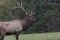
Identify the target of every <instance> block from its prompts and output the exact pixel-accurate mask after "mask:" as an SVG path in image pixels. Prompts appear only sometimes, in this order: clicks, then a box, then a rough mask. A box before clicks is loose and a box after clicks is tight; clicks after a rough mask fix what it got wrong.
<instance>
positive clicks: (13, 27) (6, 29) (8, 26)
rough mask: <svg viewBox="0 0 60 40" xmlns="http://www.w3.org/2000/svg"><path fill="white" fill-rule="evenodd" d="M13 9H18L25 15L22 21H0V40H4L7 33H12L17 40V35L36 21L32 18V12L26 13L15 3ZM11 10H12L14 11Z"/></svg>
mask: <svg viewBox="0 0 60 40" xmlns="http://www.w3.org/2000/svg"><path fill="white" fill-rule="evenodd" d="M14 8H18V9H19V8H20V9H21V10H22V11H23V12H24V13H25V14H26V17H25V18H24V19H16V20H15V19H14V20H11V21H4V22H3V21H0V40H4V36H5V35H6V34H8V33H13V34H15V35H16V40H19V39H18V36H19V33H20V32H21V31H22V30H23V29H24V28H25V27H26V26H27V25H29V24H31V23H34V22H35V21H36V20H35V19H34V18H33V16H32V11H31V12H29V11H26V10H25V9H24V7H23V6H22V2H21V5H20V4H19V3H18V2H17V6H16V7H14ZM14 8H13V9H14Z"/></svg>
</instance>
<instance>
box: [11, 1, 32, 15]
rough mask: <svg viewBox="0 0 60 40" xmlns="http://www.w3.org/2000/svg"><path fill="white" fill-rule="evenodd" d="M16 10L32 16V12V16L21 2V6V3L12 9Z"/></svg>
mask: <svg viewBox="0 0 60 40" xmlns="http://www.w3.org/2000/svg"><path fill="white" fill-rule="evenodd" d="M16 8H19V9H21V10H22V11H23V12H25V14H26V15H32V11H31V12H30V13H31V14H30V13H29V11H26V10H27V8H26V9H25V8H24V7H23V5H22V2H21V4H20V3H19V2H17V6H15V7H14V8H12V9H16Z"/></svg>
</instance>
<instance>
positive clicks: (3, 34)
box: [0, 28, 5, 40]
mask: <svg viewBox="0 0 60 40" xmlns="http://www.w3.org/2000/svg"><path fill="white" fill-rule="evenodd" d="M0 33H1V34H0V36H1V37H0V40H4V36H5V30H4V29H2V28H1V30H0Z"/></svg>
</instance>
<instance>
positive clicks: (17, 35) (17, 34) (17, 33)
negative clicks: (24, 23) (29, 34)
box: [15, 32, 19, 40]
mask: <svg viewBox="0 0 60 40" xmlns="http://www.w3.org/2000/svg"><path fill="white" fill-rule="evenodd" d="M15 35H16V40H19V39H18V37H19V32H16V34H15Z"/></svg>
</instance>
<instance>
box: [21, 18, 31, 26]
mask: <svg viewBox="0 0 60 40" xmlns="http://www.w3.org/2000/svg"><path fill="white" fill-rule="evenodd" d="M29 21H30V20H29V18H26V19H23V20H22V21H21V23H22V26H23V27H24V26H27V25H29V24H30V22H29Z"/></svg>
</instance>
